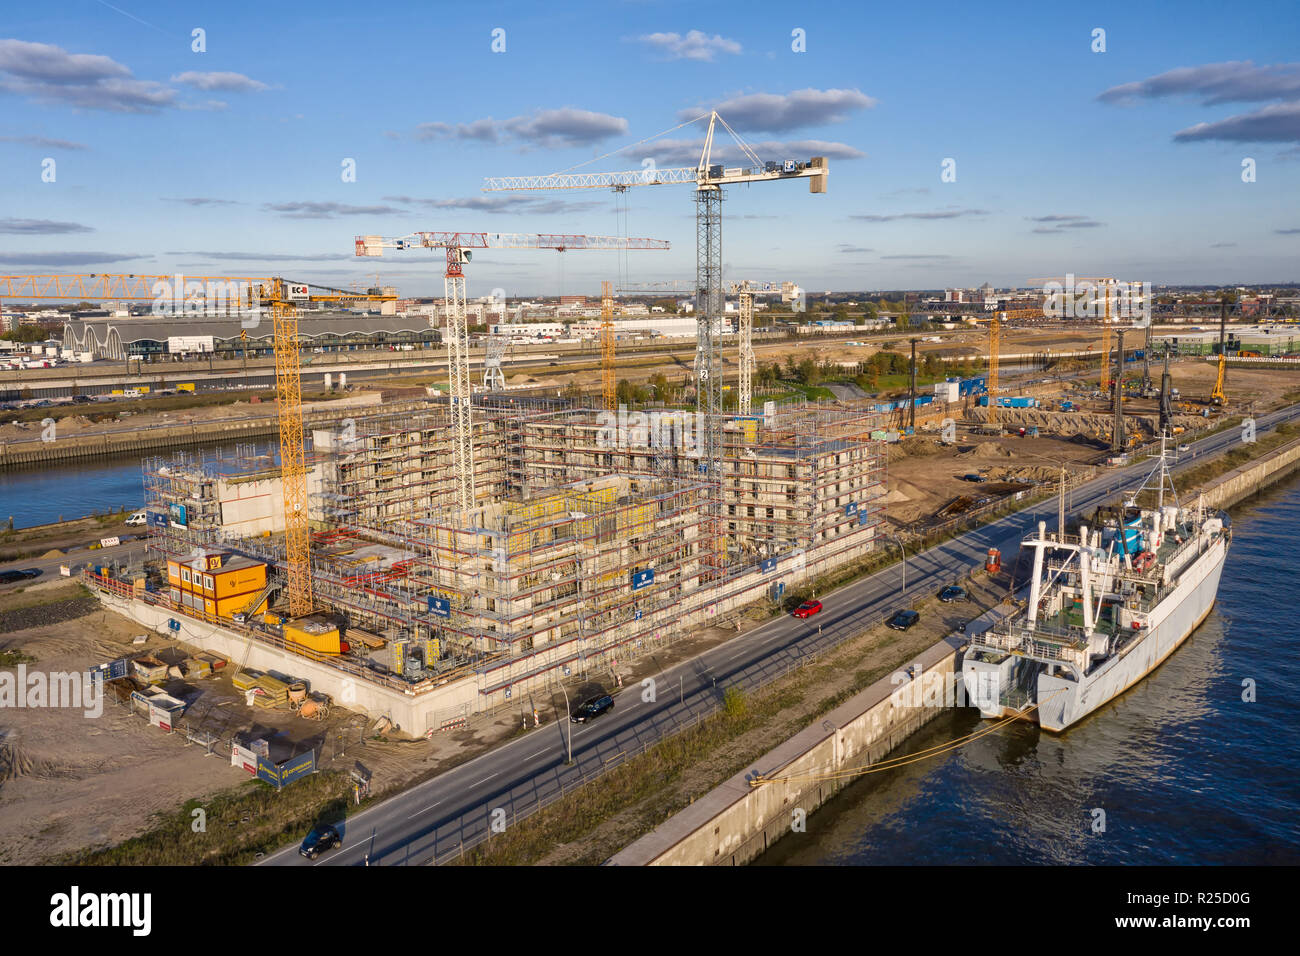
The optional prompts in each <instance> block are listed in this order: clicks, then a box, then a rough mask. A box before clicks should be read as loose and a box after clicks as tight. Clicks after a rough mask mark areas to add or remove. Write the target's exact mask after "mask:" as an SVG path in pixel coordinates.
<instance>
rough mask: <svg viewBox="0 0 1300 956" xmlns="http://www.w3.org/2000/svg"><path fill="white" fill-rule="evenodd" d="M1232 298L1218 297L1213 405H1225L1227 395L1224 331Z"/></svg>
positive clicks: (1227, 296)
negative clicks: (1217, 366) (1217, 336)
mask: <svg viewBox="0 0 1300 956" xmlns="http://www.w3.org/2000/svg"><path fill="white" fill-rule="evenodd" d="M1231 298H1234V296H1233V294H1232V293H1230V292H1224V293H1223V295H1222V296H1220V297H1219V374H1218V375H1217V376H1216V377H1215V379H1214V390H1213V391H1212V392H1210V401H1211V402H1213V403H1214V404H1215V405H1226V404H1227V402H1228V395H1227V393H1226V392H1225V391H1224V390H1223V385H1224V380H1225V379H1226V378H1227V376H1228V346H1227V341H1226V329H1227V324H1228V302H1229V300H1230V299H1231Z"/></svg>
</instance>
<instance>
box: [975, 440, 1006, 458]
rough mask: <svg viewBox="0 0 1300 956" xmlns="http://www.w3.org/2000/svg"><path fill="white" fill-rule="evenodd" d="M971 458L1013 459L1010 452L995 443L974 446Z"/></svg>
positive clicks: (982, 443)
mask: <svg viewBox="0 0 1300 956" xmlns="http://www.w3.org/2000/svg"><path fill="white" fill-rule="evenodd" d="M971 457H973V458H1013V457H1015V456H1014V455H1013V454H1012V453H1011V452H1010V451H1008V450H1007V449H1005V448H1003V447H1002V446H1001V445H999V444H998V443H997V442H995V441H989V442H981V443H980V444H978V445H976V446H975V449H974V451H972V452H971Z"/></svg>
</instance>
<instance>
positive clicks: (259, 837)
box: [54, 771, 352, 866]
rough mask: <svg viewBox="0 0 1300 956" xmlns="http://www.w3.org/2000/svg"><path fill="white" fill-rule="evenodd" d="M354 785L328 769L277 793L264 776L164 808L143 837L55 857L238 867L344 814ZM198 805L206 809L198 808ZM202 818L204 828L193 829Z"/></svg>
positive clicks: (87, 862) (65, 861) (96, 862)
mask: <svg viewBox="0 0 1300 956" xmlns="http://www.w3.org/2000/svg"><path fill="white" fill-rule="evenodd" d="M351 792H352V783H351V781H350V780H349V778H348V775H347V774H343V773H338V772H335V771H323V772H321V773H316V774H312V775H311V776H309V777H304V778H303V779H302V780H298V781H295V782H294V783H292V784H290V785H289V786H287V787H285V788H284V789H283V790H281V791H279V792H277V791H276V790H275V788H274V787H272V786H270V785H269V784H267V783H264V782H262V781H260V780H252V781H249V782H248V783H245V784H242V785H241V786H239V787H236V788H233V789H230V790H225V791H222V792H221V793H217V794H214V795H213V796H211V797H207V798H205V799H202V800H188V801H186V802H185V803H184V804H183V805H182V806H181V807H180V809H178V810H175V811H173V812H170V813H160V814H158V815H157V818H156V820H155V822H154V825H153V826H152V827H151V828H150V829H149V830H148V831H146V832H145V833H142V834H141V835H140V836H137V837H132V838H131V839H129V840H126V841H125V842H123V843H120V844H118V845H117V846H114V847H108V848H102V849H92V850H85V851H81V852H78V853H70V854H67V855H65V856H63V857H61V858H59V859H58V860H56V861H54V862H56V863H58V864H60V865H77V866H198V865H206V866H238V865H241V864H248V863H252V862H254V861H255V860H256V859H258V858H259V855H260V854H268V853H271V852H273V851H274V850H277V849H279V848H280V847H282V846H285V845H286V844H292V843H297V842H298V841H299V840H301V839H302V838H303V836H305V835H306V833H307V831H308V830H310V829H311V827H312V826H313V825H314V824H315V823H317V822H318V821H325V822H331V823H334V824H335V825H336V826H337V825H338V823H339V822H340V821H342V819H343V817H344V816H345V814H346V812H347V810H348V809H349V807H348V801H349V798H350V796H351ZM196 810H201V811H203V812H202V814H196V813H195V811H196ZM199 820H202V821H203V824H204V826H203V829H202V830H198V831H196V829H195V827H196V826H197V822H198V821H199Z"/></svg>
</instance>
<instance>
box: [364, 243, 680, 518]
mask: <svg viewBox="0 0 1300 956" xmlns="http://www.w3.org/2000/svg"><path fill="white" fill-rule="evenodd" d="M417 247H420V248H425V249H443V250H445V251H446V255H447V268H446V271H445V272H444V273H443V292H444V296H445V306H446V313H447V329H446V334H445V338H446V341H447V378H448V386H449V391H450V394H449V396H448V401H449V402H450V418H451V431H452V438H451V453H452V468H453V469H454V471H455V481H456V507H457V509H458V510H459V511H460V513H461V514H462V515H468V513H469V512H470V511H471V510H473V508H474V505H475V502H476V498H477V492H476V489H475V483H474V437H473V436H474V432H473V420H472V416H473V389H472V388H471V386H470V380H469V328H468V325H467V323H466V319H465V269H464V266H465V264H466V263H467V262H469V261H471V259H472V258H473V253H472V252H471V251H470V250H472V249H555V250H558V251H560V252H564V251H566V250H581V249H588V250H600V249H658V250H664V249H668V248H669V247H670V246H669V243H667V242H666V241H664V240H662V239H639V238H638V239H628V238H624V237H619V236H579V235H562V234H556V233H536V234H534V233H504V232H415V233H411V234H410V235H406V236H400V237H397V238H388V239H386V238H384V237H383V236H374V235H371V236H357V238H356V243H355V251H356V254H357V255H358V256H382V255H383V254H384V250H385V249H413V248H417ZM432 322H433V319H432V318H430V323H431V324H432Z"/></svg>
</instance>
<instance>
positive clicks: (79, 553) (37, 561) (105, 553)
mask: <svg viewBox="0 0 1300 956" xmlns="http://www.w3.org/2000/svg"><path fill="white" fill-rule="evenodd" d="M105 537H108V536H107V535H105ZM144 552H145V540H144V537H143V535H142V536H141V538H140V539H139V540H138V541H128V542H126V543H125V544H119V545H115V546H114V547H111V548H96V549H95V550H93V551H92V550H90V549H89V548H78V549H76V550H73V551H69V552H68V553H67V554H64V555H61V556H59V557H55V558H27V559H26V560H24V561H11V562H9V563H8V564H3V565H0V571H9V570H16V569H26V568H40V570H41V571H42V572H43V573H42V574H41V576H40V577H38V578H33V579H31V580H28V581H17V582H15V583H13V584H0V592H3V591H5V590H7V589H9V588H18V587H27V586H29V585H32V584H40V583H41V582H43V581H48V580H50V579H51V578H57V577H58V576H59V566H60V565H63V564H66V565H67V566H68V567H69V568H71V569H72V573H73V574H74V575H75V574H76V573H77V571H78V570H79V569H80V568H81V567H82V566H84V565H87V564H111V563H113V562H114V561H119V562H122V563H125V564H130V563H131V562H137V563H138V561H139V560H140V559H141V558H143V557H144Z"/></svg>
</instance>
